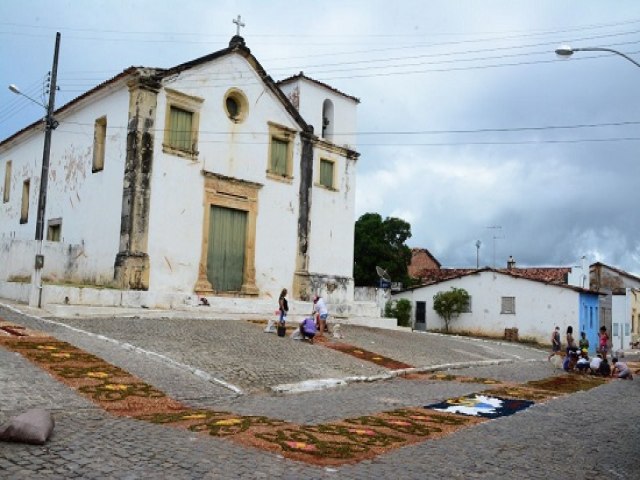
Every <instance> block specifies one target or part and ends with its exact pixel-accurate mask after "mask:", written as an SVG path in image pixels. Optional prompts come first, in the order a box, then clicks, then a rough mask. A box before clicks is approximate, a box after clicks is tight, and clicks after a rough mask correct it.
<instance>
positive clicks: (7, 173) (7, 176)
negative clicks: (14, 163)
mask: <svg viewBox="0 0 640 480" xmlns="http://www.w3.org/2000/svg"><path fill="white" fill-rule="evenodd" d="M10 192H11V160H7V163H6V164H5V165H4V189H3V190H2V201H3V202H4V203H7V202H8V201H9V195H10Z"/></svg>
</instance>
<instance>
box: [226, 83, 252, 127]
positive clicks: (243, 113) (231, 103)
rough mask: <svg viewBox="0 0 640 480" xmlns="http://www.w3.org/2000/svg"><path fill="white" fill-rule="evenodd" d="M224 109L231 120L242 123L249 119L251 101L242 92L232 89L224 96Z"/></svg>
mask: <svg viewBox="0 0 640 480" xmlns="http://www.w3.org/2000/svg"><path fill="white" fill-rule="evenodd" d="M224 109H225V112H226V113H227V117H229V120H231V121H232V122H234V123H240V122H242V121H243V120H244V119H245V118H247V114H248V113H249V101H248V100H247V97H246V96H245V94H244V93H243V92H242V90H240V89H237V88H230V89H229V90H228V91H227V93H226V94H225V96H224Z"/></svg>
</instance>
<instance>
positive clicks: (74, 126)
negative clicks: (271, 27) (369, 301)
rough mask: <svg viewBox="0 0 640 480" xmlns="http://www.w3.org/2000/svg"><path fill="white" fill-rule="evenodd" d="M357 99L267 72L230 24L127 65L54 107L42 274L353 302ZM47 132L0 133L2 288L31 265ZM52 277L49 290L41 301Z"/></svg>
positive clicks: (156, 298)
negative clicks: (191, 56) (218, 43)
mask: <svg viewBox="0 0 640 480" xmlns="http://www.w3.org/2000/svg"><path fill="white" fill-rule="evenodd" d="M358 103H359V100H358V99H357V98H355V97H352V96H350V95H346V94H344V93H342V92H339V91H338V90H336V89H334V88H332V87H330V86H329V85H326V84H323V83H321V82H317V81H315V80H312V79H310V78H308V77H306V76H305V75H304V74H302V73H300V74H299V75H295V76H293V77H290V78H288V79H286V80H284V81H282V82H279V83H276V82H274V81H273V80H272V79H271V77H270V76H269V75H268V74H267V72H266V71H265V70H264V69H263V67H262V66H261V65H260V63H259V62H258V61H257V59H256V58H255V57H254V56H253V55H252V54H251V52H250V50H249V49H248V48H247V47H246V45H245V42H244V39H242V37H240V36H237V35H236V36H235V37H233V39H232V40H231V42H230V44H229V47H228V48H225V49H223V50H220V51H218V52H214V53H212V54H210V55H207V56H204V57H201V58H198V59H195V60H193V61H190V62H187V63H184V64H181V65H178V66H175V67H172V68H168V69H153V68H142V67H132V68H129V69H127V70H124V71H123V72H122V73H120V74H119V75H117V76H115V77H113V78H111V79H110V80H108V81H106V82H104V83H102V84H101V85H98V86H97V87H95V88H94V89H92V90H90V91H88V92H86V93H85V94H83V95H81V96H80V97H78V98H76V99H74V100H73V101H71V102H69V103H68V104H66V105H64V106H63V107H61V108H59V109H58V110H57V111H56V112H55V118H56V120H57V121H58V122H59V127H58V128H57V130H56V131H55V132H54V133H53V141H52V148H51V160H50V169H49V182H48V189H47V205H46V212H45V219H44V228H45V230H44V231H45V241H44V242H43V254H44V257H45V263H44V267H43V270H42V278H43V284H44V286H45V288H47V286H50V287H54V286H58V287H61V286H68V287H74V288H93V289H96V288H97V289H107V290H110V291H116V292H125V291H126V292H132V291H134V292H140V294H139V297H140V298H141V299H143V300H141V303H146V305H147V306H167V305H166V304H167V303H172V302H174V301H175V300H168V299H170V298H173V299H175V298H176V296H178V297H181V296H182V297H184V296H186V297H193V296H197V297H207V298H213V299H215V298H234V299H238V298H241V299H244V298H246V299H272V298H277V297H278V293H279V291H280V290H281V289H282V288H287V289H288V290H289V292H290V296H291V297H292V298H293V299H299V300H308V299H309V298H310V297H311V296H312V295H314V294H322V295H325V296H327V298H328V299H329V301H330V302H331V303H333V304H336V305H345V304H347V303H348V302H349V301H350V300H352V299H353V279H352V270H353V229H354V216H355V212H354V203H355V180H356V163H357V159H358V153H357V152H356V149H355V141H356V139H355V136H354V134H353V133H346V134H344V135H341V134H340V132H355V131H356V110H357V105H358ZM42 145H43V128H42V125H40V124H39V123H34V124H33V125H30V126H28V127H26V128H24V129H23V130H21V131H19V132H17V133H15V134H14V135H12V136H11V137H9V138H7V139H5V140H4V141H2V142H1V143H0V178H2V177H3V183H0V187H2V188H3V190H2V200H3V201H2V203H0V265H3V268H2V269H0V296H2V297H5V298H13V299H15V300H25V296H26V293H25V292H26V290H27V288H28V284H29V282H30V278H31V275H32V273H33V259H34V252H35V246H34V244H35V242H34V240H33V238H34V232H35V224H36V218H35V217H36V207H37V205H36V204H37V198H38V189H39V184H40V178H39V177H40V169H41V162H42ZM54 291H55V289H54V288H51V289H50V293H49V295H50V297H49V301H51V302H54V303H55V302H59V301H61V299H59V298H53V293H52V292H54Z"/></svg>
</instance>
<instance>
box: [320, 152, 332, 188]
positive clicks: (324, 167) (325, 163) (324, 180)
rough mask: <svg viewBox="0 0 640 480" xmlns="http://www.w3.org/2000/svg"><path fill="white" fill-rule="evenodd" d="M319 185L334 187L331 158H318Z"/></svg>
mask: <svg viewBox="0 0 640 480" xmlns="http://www.w3.org/2000/svg"><path fill="white" fill-rule="evenodd" d="M320 185H322V186H323V187H327V188H334V187H333V162H332V161H331V160H323V159H321V160H320Z"/></svg>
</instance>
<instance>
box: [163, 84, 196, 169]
mask: <svg viewBox="0 0 640 480" xmlns="http://www.w3.org/2000/svg"><path fill="white" fill-rule="evenodd" d="M165 94H166V98H167V103H166V110H165V120H164V122H165V123H164V139H163V140H162V151H163V152H164V153H169V154H171V155H176V156H178V157H185V158H190V159H192V160H195V159H196V158H197V157H198V130H199V128H200V108H201V107H202V102H204V99H202V98H200V97H195V96H192V95H186V94H184V93H182V92H178V91H177V90H173V89H171V88H165Z"/></svg>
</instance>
